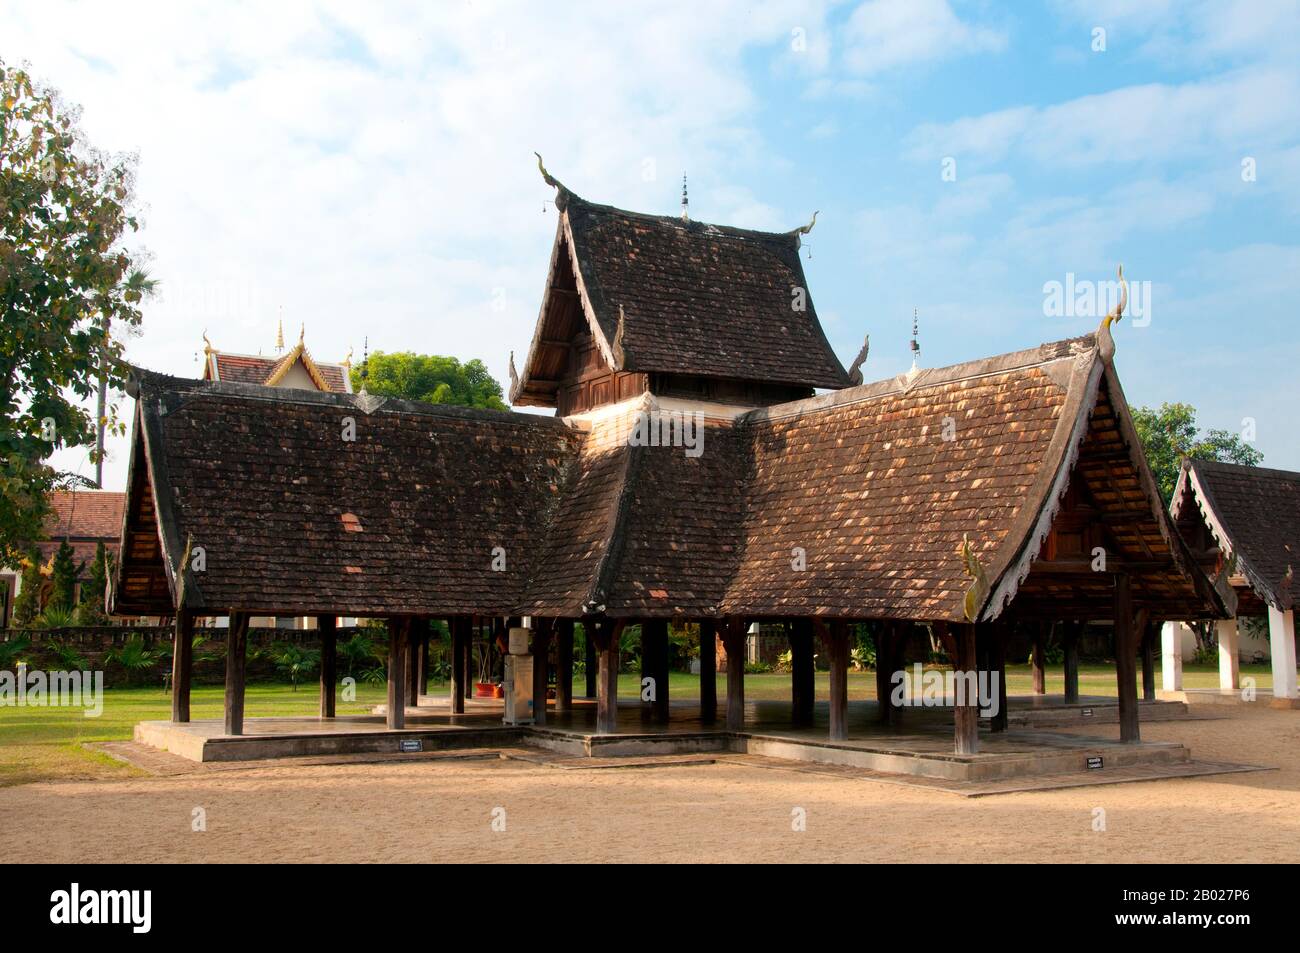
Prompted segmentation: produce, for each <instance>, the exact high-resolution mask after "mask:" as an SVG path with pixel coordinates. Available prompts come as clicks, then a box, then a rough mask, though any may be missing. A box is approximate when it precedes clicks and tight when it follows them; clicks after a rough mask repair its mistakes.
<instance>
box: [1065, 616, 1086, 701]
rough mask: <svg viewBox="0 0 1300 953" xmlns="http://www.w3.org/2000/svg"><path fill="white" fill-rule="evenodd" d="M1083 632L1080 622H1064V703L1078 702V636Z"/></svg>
mask: <svg viewBox="0 0 1300 953" xmlns="http://www.w3.org/2000/svg"><path fill="white" fill-rule="evenodd" d="M1082 632H1083V623H1082V622H1067V623H1065V635H1064V640H1063V643H1062V648H1063V649H1064V650H1065V703H1066V704H1067V705H1077V704H1078V703H1079V637H1080V635H1081V634H1082Z"/></svg>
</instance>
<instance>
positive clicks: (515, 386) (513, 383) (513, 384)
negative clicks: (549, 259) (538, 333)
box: [510, 156, 541, 394]
mask: <svg viewBox="0 0 1300 953" xmlns="http://www.w3.org/2000/svg"><path fill="white" fill-rule="evenodd" d="M538 158H541V157H540V156H539V157H538ZM517 390H519V372H518V371H517V370H515V352H514V351H511V352H510V393H511V394H514V393H515V391H517Z"/></svg>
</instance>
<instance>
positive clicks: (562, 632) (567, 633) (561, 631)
mask: <svg viewBox="0 0 1300 953" xmlns="http://www.w3.org/2000/svg"><path fill="white" fill-rule="evenodd" d="M555 637H556V639H557V640H558V641H557V642H556V644H555V668H556V672H555V711H556V713H557V714H558V713H560V712H568V711H572V710H573V620H572V619H560V620H559V621H558V622H557V623H556V627H555Z"/></svg>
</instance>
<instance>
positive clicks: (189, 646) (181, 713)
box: [172, 608, 194, 722]
mask: <svg viewBox="0 0 1300 953" xmlns="http://www.w3.org/2000/svg"><path fill="white" fill-rule="evenodd" d="M193 672H194V613H193V612H191V611H190V610H189V609H185V608H181V609H177V610H176V625H175V628H174V629H173V635H172V721H175V722H187V721H189V720H190V678H191V676H192V674H193Z"/></svg>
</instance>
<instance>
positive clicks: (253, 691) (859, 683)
mask: <svg viewBox="0 0 1300 953" xmlns="http://www.w3.org/2000/svg"><path fill="white" fill-rule="evenodd" d="M1241 674H1242V675H1243V676H1246V675H1251V676H1253V677H1254V678H1255V681H1256V685H1257V687H1258V688H1259V689H1261V690H1265V691H1267V690H1268V689H1270V688H1271V687H1272V677H1271V674H1270V671H1269V668H1268V666H1266V665H1243V666H1242V669H1241ZM1156 678H1157V687H1158V683H1159V672H1157V673H1156ZM699 681H700V680H699V678H698V676H695V675H688V674H684V673H677V672H674V673H673V675H672V677H671V680H670V693H671V695H672V697H674V698H696V697H698V695H699ZM1007 681H1008V687H1009V690H1010V692H1011V694H1013V695H1021V694H1029V692H1030V691H1032V686H1033V681H1032V675H1031V673H1030V670H1029V666H1028V665H1014V666H1008V667H1007ZM1218 683H1219V674H1218V669H1217V668H1213V667H1210V666H1193V665H1188V666H1185V667H1184V669H1183V684H1184V685H1185V686H1186V687H1188V688H1213V687H1215V686H1217V685H1218ZM585 684H586V682H585V679H584V678H583V677H582V676H579V677H578V678H576V679H575V680H574V694H575V695H582V694H583V693H584V691H585ZM1140 684H1141V681H1140V677H1139V686H1140ZM875 685H876V679H875V674H874V673H872V672H851V673H850V674H849V697H850V698H853V699H870V698H874V697H875ZM430 689H431V690H432V691H434V692H437V691H443V692H445V691H446V690H447V688H446V683H442V684H438V683H430ZM1063 690H1064V686H1063V684H1062V676H1061V672H1060V668H1059V666H1057V667H1053V668H1051V669H1049V670H1048V673H1047V691H1048V692H1050V693H1059V692H1061V691H1063ZM1079 690H1080V691H1081V692H1082V693H1084V694H1086V695H1114V694H1115V693H1116V691H1115V674H1114V670H1113V669H1108V668H1107V667H1106V666H1104V665H1081V666H1080V669H1079ZM726 691H727V682H726V676H725V675H721V676H719V677H718V698H719V699H723V698H725V697H726ZM829 691H830V686H829V682H828V676H827V674H826V673H825V672H818V673H817V697H818V698H825V697H826V696H827V694H828V692H829ZM618 692H619V697H620V698H626V699H633V698H636V697H637V696H638V695H639V694H640V678H639V676H637V675H635V674H626V675H620V676H619V679H618ZM104 694H105V699H104V711H103V714H102V715H101V716H100V717H98V718H86V717H84V716H83V715H82V713H81V710H80V709H72V708H12V707H5V708H0V786H5V785H12V784H25V783H29V782H32V781H42V780H51V779H70V778H85V777H96V778H98V777H121V776H127V775H129V774H130V773H131V770H132V769H130V768H127V767H125V766H123V765H121V764H120V763H118V762H116V761H113V760H112V759H110V758H107V757H106V756H104V755H101V754H99V753H98V752H93V751H87V750H85V749H84V748H82V747H81V746H82V744H83V743H84V742H88V741H124V740H129V739H130V738H131V736H132V729H133V728H134V726H135V723H136V722H138V721H150V720H163V719H167V718H170V717H171V696H170V695H168V694H167V693H166V692H164V691H161V690H160V689H158V688H116V689H108V690H107V691H105V693H104ZM745 696H746V698H749V699H753V700H773V699H776V700H783V699H788V698H789V697H790V676H789V675H787V674H782V673H768V674H761V675H746V676H745ZM223 699H224V694H223V689H222V687H221V686H219V685H196V686H194V689H193V692H192V695H191V701H190V705H191V714H192V716H193V717H194V718H195V719H201V718H220V717H221V715H222V704H223ZM384 699H385V689H384V686H382V685H358V686H357V699H356V701H354V702H344V701H343V700H342V699H340V700H339V702H338V713H339V714H340V715H346V714H362V713H365V712H368V711H369V710H370V709H371V707H372V706H374V705H377V704H382V703H383V701H384ZM316 706H317V698H316V687H315V684H314V683H309V684H306V685H303V686H302V687H300V688H299V689H298V691H296V692H295V691H293V689H292V688H291V687H290V686H288V685H282V684H275V683H261V684H255V685H249V686H248V692H247V695H246V698H245V715H246V716H247V717H250V718H257V717H259V716H268V715H314V714H316V710H317V707H316Z"/></svg>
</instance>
